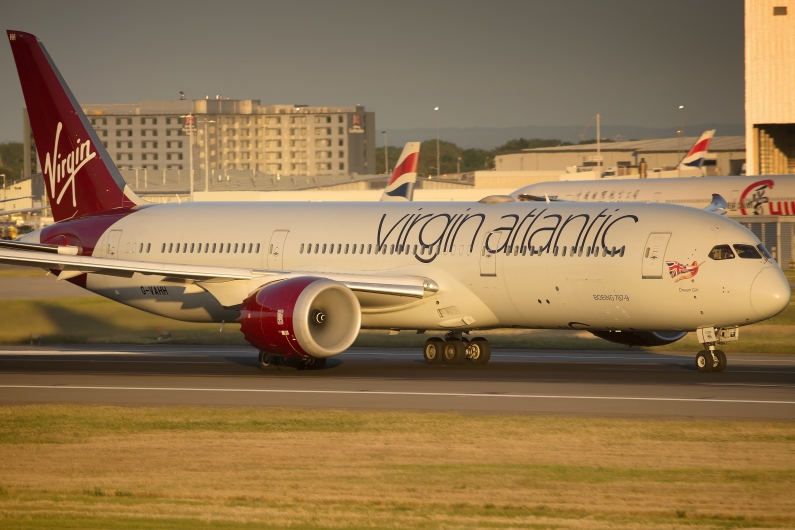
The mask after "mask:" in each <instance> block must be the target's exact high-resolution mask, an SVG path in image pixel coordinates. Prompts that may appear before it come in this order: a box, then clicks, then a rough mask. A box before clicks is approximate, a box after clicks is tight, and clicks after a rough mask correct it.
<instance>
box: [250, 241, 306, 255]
mask: <svg viewBox="0 0 795 530" xmlns="http://www.w3.org/2000/svg"><path fill="white" fill-rule="evenodd" d="M315 252H317V246H315ZM257 254H259V243H257Z"/></svg>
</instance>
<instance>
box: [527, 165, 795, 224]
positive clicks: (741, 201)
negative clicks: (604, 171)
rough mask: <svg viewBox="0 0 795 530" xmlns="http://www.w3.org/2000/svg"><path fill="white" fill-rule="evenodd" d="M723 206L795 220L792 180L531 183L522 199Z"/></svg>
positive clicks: (766, 177) (737, 212)
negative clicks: (715, 202) (719, 200)
mask: <svg viewBox="0 0 795 530" xmlns="http://www.w3.org/2000/svg"><path fill="white" fill-rule="evenodd" d="M713 193H717V194H720V195H721V196H722V197H723V198H724V199H725V200H726V202H727V203H728V213H729V215H731V216H736V217H739V216H754V215H774V216H780V215H784V216H789V215H795V175H761V176H753V177H687V178H660V179H657V178H651V179H615V180H613V179H609V180H608V179H599V180H582V181H551V182H540V183H537V184H531V185H529V186H526V187H524V188H521V189H519V190H517V191H516V192H514V193H513V194H512V195H514V196H518V195H520V194H527V195H532V196H536V197H543V196H544V194H547V195H548V196H549V197H550V198H555V199H560V200H565V201H576V202H655V203H667V204H680V205H682V206H690V207H695V208H704V207H706V206H707V205H708V204H709V203H710V202H711V201H712V194H713Z"/></svg>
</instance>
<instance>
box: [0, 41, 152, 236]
mask: <svg viewBox="0 0 795 530" xmlns="http://www.w3.org/2000/svg"><path fill="white" fill-rule="evenodd" d="M7 33H8V41H9V43H10V44H11V51H12V52H13V54H14V61H15V62H16V64H17V72H18V73H19V81H20V84H21V85H22V94H23V95H24V96H25V104H26V105H27V107H28V116H29V117H30V126H31V128H32V129H33V138H34V139H35V141H36V147H37V149H38V153H39V162H40V164H41V167H42V170H43V172H44V181H45V187H46V188H47V195H48V197H49V199H50V207H51V208H52V214H53V217H54V218H55V220H56V221H61V220H63V219H69V218H71V217H79V216H81V215H85V214H89V213H95V212H102V211H105V210H111V209H115V208H124V207H131V206H136V205H140V204H145V201H143V200H141V199H140V198H139V197H138V196H137V195H135V193H133V192H132V190H130V189H129V188H128V187H127V186H126V184H125V182H124V179H123V178H122V177H121V174H120V173H119V171H118V169H116V166H115V165H114V164H113V162H112V161H111V158H110V156H109V155H108V152H107V151H106V150H105V146H103V145H102V142H101V141H100V140H99V138H98V137H97V134H96V133H95V132H94V129H92V128H91V126H90V125H89V123H88V120H87V119H86V117H85V115H84V114H83V111H82V109H81V108H80V106H79V105H78V104H77V101H75V98H74V96H73V95H72V92H71V91H70V90H69V87H68V86H66V83H65V82H64V80H63V78H62V77H61V74H60V73H59V72H58V69H57V68H55V65H54V64H53V62H52V60H51V59H50V56H49V55H48V54H47V50H45V49H44V45H43V44H42V43H41V42H39V40H38V39H37V38H36V36H35V35H31V34H30V33H24V32H21V31H10V30H9V31H8V32H7Z"/></svg>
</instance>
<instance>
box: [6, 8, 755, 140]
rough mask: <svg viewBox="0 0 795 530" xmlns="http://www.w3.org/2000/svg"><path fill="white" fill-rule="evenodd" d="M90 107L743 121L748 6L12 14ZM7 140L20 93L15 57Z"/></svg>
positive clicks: (413, 122)
mask: <svg viewBox="0 0 795 530" xmlns="http://www.w3.org/2000/svg"><path fill="white" fill-rule="evenodd" d="M0 20H2V21H3V24H4V26H5V27H4V28H3V29H17V30H24V31H29V32H33V33H35V34H36V35H37V36H38V37H39V39H41V40H42V42H44V45H45V46H46V48H47V50H48V51H49V53H50V55H51V56H52V58H53V60H54V61H55V62H56V64H57V66H58V68H59V69H60V71H61V73H62V74H63V76H64V78H65V79H66V81H67V83H69V85H70V87H71V88H72V91H73V92H74V94H75V96H76V97H77V99H78V101H81V102H85V103H135V102H138V101H139V100H141V99H168V98H178V97H179V91H180V90H183V91H184V92H185V93H186V95H187V97H188V98H203V97H204V96H205V94H210V97H213V96H214V95H215V94H218V93H220V94H222V95H223V96H224V97H230V98H232V99H259V100H261V102H262V103H263V104H295V103H306V104H309V105H354V104H357V103H358V104H363V105H365V106H366V107H367V108H368V109H369V110H374V111H375V112H376V124H377V126H378V128H379V130H380V129H385V128H386V129H408V128H420V127H434V113H433V107H434V106H436V105H439V106H440V107H441V108H442V125H443V126H447V127H476V126H481V127H515V126H526V125H582V126H584V125H585V124H586V123H587V122H588V121H589V120H591V118H592V116H593V115H594V114H596V113H597V112H599V113H601V114H602V115H603V116H604V121H605V123H611V124H622V125H643V126H649V127H668V126H675V125H676V124H677V123H678V119H679V118H678V114H677V112H678V111H677V108H678V106H679V105H685V107H686V123H705V122H716V123H740V122H742V121H743V4H742V1H741V0H709V1H707V0H703V1H699V0H687V1H674V0H658V1H642V0H629V1H607V0H588V1H573V0H572V1H565V0H557V1H554V2H553V1H512V2H508V1H506V2H501V1H495V0H491V1H482V0H481V1H468V0H456V1H449V2H441V1H438V2H435V1H430V0H425V1H422V2H388V3H387V2H373V1H370V2H364V1H362V2H342V1H312V2H310V1H296V0H290V1H289V2H288V1H284V2H245V1H234V0H225V1H217V0H216V1H213V2H209V1H192V2H176V1H163V0H160V1H157V2H149V1H123V2H122V1H108V0H105V1H102V2H90V1H69V2H42V1H35V0H33V1H32V0H25V1H20V0H0ZM0 79H2V81H0V141H3V140H18V139H20V138H21V136H22V132H21V120H22V119H21V108H22V107H23V105H24V103H23V99H22V92H21V90H20V88H19V82H18V79H17V76H16V69H15V67H14V62H13V57H12V55H11V52H10V49H9V47H8V45H3V46H0Z"/></svg>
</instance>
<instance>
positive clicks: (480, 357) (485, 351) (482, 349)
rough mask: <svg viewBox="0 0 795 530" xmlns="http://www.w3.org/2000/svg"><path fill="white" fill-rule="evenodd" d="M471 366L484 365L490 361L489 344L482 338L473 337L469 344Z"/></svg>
mask: <svg viewBox="0 0 795 530" xmlns="http://www.w3.org/2000/svg"><path fill="white" fill-rule="evenodd" d="M468 348H469V351H470V352H471V355H470V357H469V360H470V361H472V364H486V363H487V362H489V359H491V344H489V341H487V340H486V339H484V338H483V337H475V338H474V339H472V340H471V341H470V343H469V346H468Z"/></svg>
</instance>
